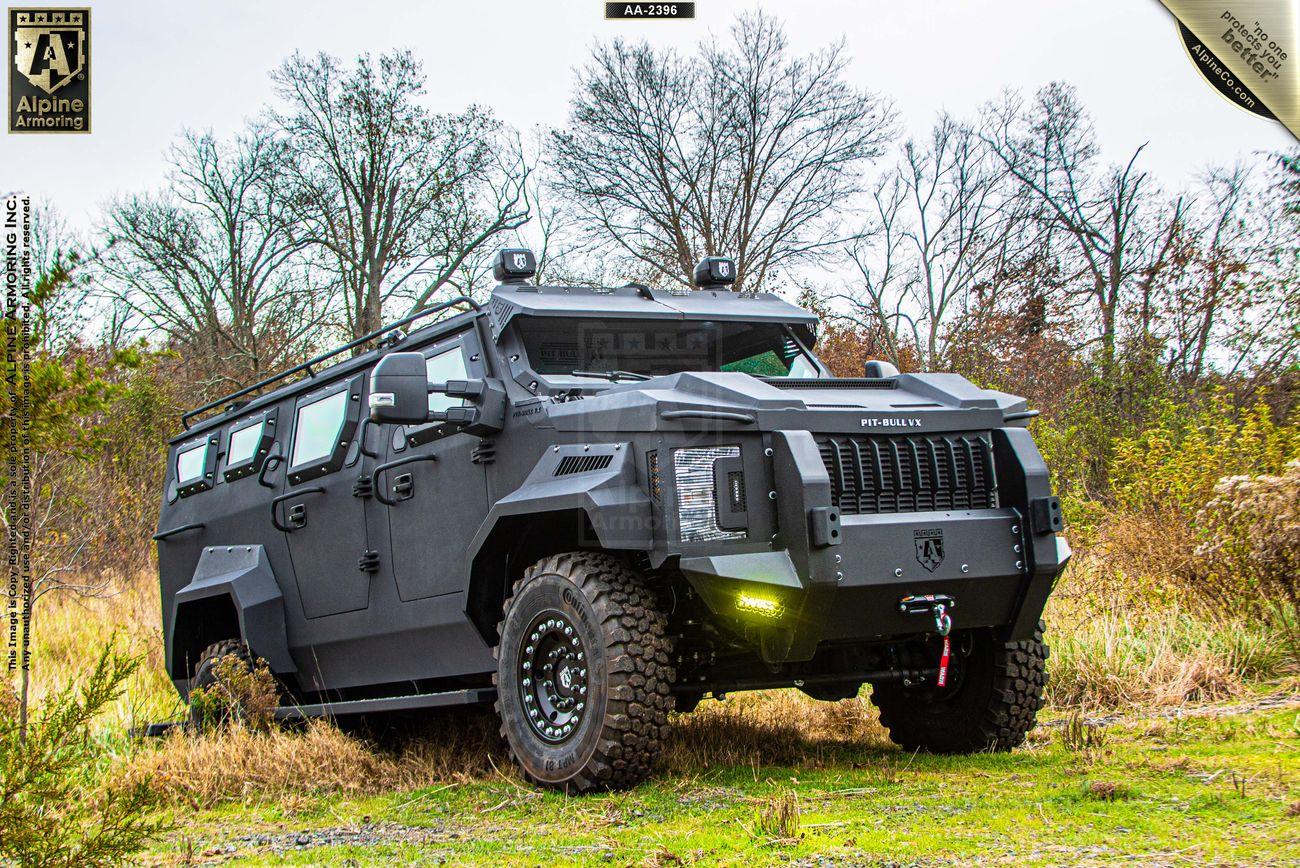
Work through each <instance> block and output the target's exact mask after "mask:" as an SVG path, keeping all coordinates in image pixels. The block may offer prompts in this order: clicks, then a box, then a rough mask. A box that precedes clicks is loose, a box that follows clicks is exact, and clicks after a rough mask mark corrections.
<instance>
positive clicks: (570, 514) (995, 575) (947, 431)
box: [155, 249, 1069, 792]
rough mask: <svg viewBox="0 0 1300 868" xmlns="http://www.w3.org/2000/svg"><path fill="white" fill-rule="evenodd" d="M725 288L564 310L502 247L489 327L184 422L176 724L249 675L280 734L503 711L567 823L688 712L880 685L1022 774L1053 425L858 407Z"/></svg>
mask: <svg viewBox="0 0 1300 868" xmlns="http://www.w3.org/2000/svg"><path fill="white" fill-rule="evenodd" d="M734 271H735V267H734V264H733V263H732V262H731V261H730V260H727V259H724V258H719V257H711V258H708V259H705V260H703V261H702V262H701V263H700V265H699V266H698V267H697V268H696V269H695V273H694V275H693V287H694V288H692V289H689V290H685V289H684V290H681V291H663V290H657V289H651V288H648V287H646V286H641V285H636V284H632V285H627V286H622V287H617V288H606V289H599V288H597V289H592V288H579V287H567V286H542V285H536V284H535V283H533V282H531V278H532V277H533V276H534V274H535V264H534V259H533V255H532V254H531V253H530V252H529V251H527V250H523V249H510V250H505V251H502V252H501V253H499V254H498V255H497V258H496V260H495V262H494V272H495V275H496V278H497V280H498V281H499V283H500V285H498V286H497V287H496V288H495V289H494V290H493V291H492V293H491V296H490V299H489V300H488V301H487V302H486V304H484V305H482V306H480V305H479V304H476V303H475V302H474V301H472V300H470V299H468V298H459V299H455V300H453V301H449V302H447V303H445V304H441V305H438V306H437V307H434V308H432V309H430V310H426V311H423V312H421V313H420V314H417V315H415V316H412V317H408V318H406V319H404V320H401V321H400V322H397V323H394V324H393V325H391V326H388V327H386V328H384V329H381V330H379V331H376V332H375V333H373V334H371V335H367V336H365V337H363V338H361V339H358V340H357V341H354V342H352V343H350V344H347V345H345V346H343V347H340V348H339V349H338V350H335V351H334V352H333V353H330V354H327V355H326V356H322V357H319V358H316V359H313V360H311V361H309V362H307V363H305V364H302V365H299V366H297V367H295V368H293V369H291V370H289V371H286V372H284V373H283V374H280V375H277V376H276V377H273V378H270V379H268V380H266V381H264V382H262V383H258V384H256V385H254V386H252V387H249V388H248V389H244V390H241V391H240V392H236V393H235V394H233V395H230V396H227V397H226V398H223V399H221V400H220V401H217V402H214V403H212V404H208V405H206V406H203V407H200V408H198V409H196V410H193V411H191V412H189V413H186V414H185V417H184V422H185V423H186V426H187V427H186V430H185V431H184V433H183V434H182V435H181V436H179V437H177V438H175V440H174V441H173V442H172V443H171V451H170V463H169V465H168V472H167V477H166V483H165V485H166V491H165V493H164V496H163V500H162V513H161V517H160V520H159V525H158V528H159V529H158V533H157V534H156V536H155V539H156V540H157V541H158V569H159V574H160V580H161V586H162V608H163V612H162V614H163V627H164V630H163V632H164V638H165V642H166V666H167V671H168V673H169V675H170V677H171V679H172V680H173V681H174V683H175V685H176V687H177V689H178V690H179V691H180V693H181V694H182V695H183V696H188V694H189V693H190V691H191V690H192V689H193V688H195V687H196V686H203V685H207V684H210V683H211V682H212V681H213V680H214V678H215V677H216V676H215V675H214V671H213V670H214V664H215V663H216V661H218V660H219V659H221V658H223V657H226V656H230V655H235V656H238V657H242V658H261V659H263V660H265V661H266V662H267V664H268V665H269V667H270V669H271V671H272V672H273V673H274V675H275V677H276V678H277V679H278V680H279V683H280V685H281V686H282V689H283V691H284V700H283V704H282V705H281V707H280V708H279V709H278V710H277V711H276V714H277V716H278V717H281V718H295V717H311V716H320V715H329V716H344V715H354V714H365V713H371V712H381V711H388V712H391V711H394V710H411V709H424V708H432V707H436V706H447V705H455V704H466V703H494V704H495V708H496V711H497V712H498V713H499V716H500V721H501V730H502V734H503V736H504V737H505V739H506V740H507V742H508V743H509V747H510V750H511V752H512V754H513V756H514V758H515V759H516V760H517V762H518V764H519V766H520V767H521V768H522V770H523V772H524V773H525V774H526V775H527V776H528V777H529V778H530V779H531V780H533V781H535V782H536V783H538V784H541V785H544V786H551V787H557V788H562V789H565V790H567V791H570V792H583V791H587V790H592V789H599V788H609V787H619V786H627V785H631V784H633V783H635V782H637V781H640V780H642V779H643V778H644V777H645V776H646V775H647V774H649V773H650V771H651V769H652V766H653V763H654V760H655V756H656V752H657V750H658V748H659V746H660V744H661V742H662V740H663V739H664V737H665V733H666V731H667V726H668V715H669V713H670V712H672V711H674V709H676V711H678V712H685V711H689V710H690V709H692V708H694V707H695V705H696V703H698V702H699V701H700V699H701V698H702V697H705V696H708V695H713V696H715V697H722V696H723V695H724V694H726V693H730V692H733V691H740V690H753V689H766V688H780V687H797V688H798V689H800V690H802V691H803V692H804V693H806V694H808V695H810V696H812V697H815V698H816V699H821V700H837V699H842V698H845V697H852V696H856V695H857V694H858V692H859V691H860V690H861V689H862V688H863V686H864V685H870V688H871V697H872V700H873V701H874V702H875V704H876V705H877V706H879V708H880V712H881V717H882V719H883V722H884V724H885V726H886V727H888V729H889V731H890V734H891V736H892V738H893V739H894V740H895V741H896V742H897V743H898V744H900V745H902V746H903V747H905V748H907V749H909V750H913V749H921V750H928V751H937V752H969V751H985V750H1007V749H1010V748H1012V747H1014V746H1015V745H1017V744H1019V743H1020V742H1021V741H1022V740H1023V738H1024V736H1025V733H1026V732H1027V731H1028V730H1029V729H1030V727H1031V726H1032V725H1033V722H1034V715H1035V712H1036V711H1037V709H1038V708H1039V707H1040V705H1041V703H1042V697H1043V688H1044V682H1045V680H1046V674H1045V672H1044V663H1045V658H1046V657H1047V648H1046V646H1045V645H1044V643H1043V636H1042V623H1041V621H1040V620H1039V619H1040V616H1041V614H1042V611H1043V607H1044V604H1045V601H1046V599H1047V596H1048V594H1049V592H1050V591H1051V589H1052V586H1053V584H1054V581H1055V579H1056V577H1057V576H1058V574H1059V573H1060V571H1061V569H1062V568H1063V566H1064V564H1065V561H1066V559H1067V558H1068V556H1069V550H1068V548H1067V546H1066V545H1065V542H1064V540H1063V539H1062V538H1061V537H1059V536H1058V532H1059V531H1060V530H1061V512H1060V504H1059V501H1058V500H1057V499H1056V498H1055V497H1053V496H1052V494H1051V491H1050V488H1049V482H1048V473H1047V468H1046V467H1045V466H1044V464H1043V460H1042V458H1041V457H1040V455H1039V452H1038V450H1037V449H1036V448H1035V446H1034V443H1033V441H1032V439H1031V437H1030V433H1029V431H1028V430H1027V428H1026V426H1027V425H1028V420H1029V419H1030V418H1031V416H1032V415H1033V411H1031V410H1028V409H1027V408H1026V403H1025V401H1024V400H1022V399H1020V398H1017V397H1014V396H1011V395H1007V394H1004V393H1000V392H995V391H988V390H984V389H979V388H976V387H975V386H973V385H972V384H971V383H969V382H968V381H967V380H965V379H963V378H962V377H960V376H956V375H954V374H899V373H898V371H897V370H896V369H895V368H894V367H893V366H892V365H889V364H888V363H885V362H879V361H868V362H865V364H864V371H863V376H861V377H852V378H838V379H837V378H835V377H833V376H832V375H831V374H830V372H829V371H828V369H827V367H826V366H825V365H824V364H823V363H822V362H821V361H820V360H819V359H818V358H817V355H816V354H815V352H814V351H813V347H814V346H815V343H816V338H817V329H818V320H817V317H816V316H814V314H812V313H810V312H808V311H806V310H803V309H801V308H799V307H796V306H794V305H791V304H789V303H787V302H786V301H783V300H782V299H781V298H779V297H778V296H776V295H772V294H767V293H762V292H735V291H732V290H731V289H730V288H729V286H730V284H731V283H732V276H733V275H734ZM438 314H441V318H439V317H438V316H437V315H438ZM367 347H369V349H365V348H367ZM363 349H364V350H365V351H362V350H363ZM349 352H351V353H353V354H352V355H348V354H349ZM334 357H340V358H342V360H341V361H337V362H336V363H334V364H332V365H327V364H326V363H327V362H328V361H329V359H330V358H334Z"/></svg>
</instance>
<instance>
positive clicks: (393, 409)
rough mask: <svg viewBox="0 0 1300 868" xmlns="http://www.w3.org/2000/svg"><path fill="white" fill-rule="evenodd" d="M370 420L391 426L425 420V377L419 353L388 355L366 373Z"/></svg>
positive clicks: (418, 422) (426, 375)
mask: <svg viewBox="0 0 1300 868" xmlns="http://www.w3.org/2000/svg"><path fill="white" fill-rule="evenodd" d="M370 418H371V420H372V421H375V422H381V423H385V422H386V423H390V424H394V425H422V424H423V423H425V422H427V421H429V378H428V374H427V373H426V371H425V360H424V356H423V355H422V354H421V353H389V354H388V355H386V356H384V357H383V358H382V359H380V360H379V362H378V364H376V365H375V368H374V370H373V371H371V372H370Z"/></svg>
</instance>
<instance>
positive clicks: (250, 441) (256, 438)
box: [226, 422, 266, 464]
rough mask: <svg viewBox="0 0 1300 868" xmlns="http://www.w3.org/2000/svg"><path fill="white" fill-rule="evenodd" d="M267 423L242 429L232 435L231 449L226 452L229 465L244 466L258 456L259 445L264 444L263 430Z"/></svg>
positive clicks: (259, 423)
mask: <svg viewBox="0 0 1300 868" xmlns="http://www.w3.org/2000/svg"><path fill="white" fill-rule="evenodd" d="M264 427H266V423H265V422H258V423H257V424H255V425H249V426H248V427H247V428H240V429H239V430H238V431H232V432H231V434H230V448H229V449H227V450H226V463H227V464H243V463H244V462H245V461H249V460H251V459H252V457H253V456H254V455H256V454H257V444H258V443H260V442H262V429H263V428H264Z"/></svg>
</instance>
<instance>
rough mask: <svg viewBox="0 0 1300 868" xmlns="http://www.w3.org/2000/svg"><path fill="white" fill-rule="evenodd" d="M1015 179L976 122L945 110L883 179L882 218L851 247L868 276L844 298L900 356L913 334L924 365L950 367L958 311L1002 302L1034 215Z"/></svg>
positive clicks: (877, 194)
mask: <svg viewBox="0 0 1300 868" xmlns="http://www.w3.org/2000/svg"><path fill="white" fill-rule="evenodd" d="M1007 179H1008V174H1007V172H1006V170H1005V168H1004V167H1003V166H1002V165H1001V164H1000V163H999V162H997V161H995V160H992V159H990V155H989V154H988V152H987V147H986V145H985V144H984V143H983V142H982V141H981V140H980V138H979V137H978V136H977V135H976V134H975V133H974V132H973V131H972V130H971V128H970V127H969V126H967V125H965V124H962V123H960V122H958V121H956V120H955V119H953V118H952V117H949V116H947V115H944V116H941V117H940V118H939V120H938V122H937V123H936V124H935V126H934V128H933V130H932V131H931V133H930V135H929V137H928V138H927V139H925V140H923V141H921V142H917V141H914V140H909V141H907V142H906V143H904V145H903V146H902V148H901V154H900V159H899V161H898V163H897V164H896V165H895V166H894V167H893V168H892V169H891V170H890V171H889V172H888V173H887V174H886V175H885V177H884V178H883V179H882V180H881V181H880V183H879V184H878V185H877V187H876V190H875V191H874V193H873V196H872V200H873V205H874V215H873V217H874V219H873V220H872V222H871V224H870V225H869V227H868V229H867V231H865V232H864V233H863V234H862V235H861V236H860V237H859V238H858V239H855V240H854V241H853V242H852V243H851V244H850V245H848V248H847V252H848V256H849V259H850V261H851V262H852V263H853V265H854V266H855V267H856V268H857V270H858V272H859V274H860V276H861V278H862V282H861V284H859V285H856V286H854V287H852V288H851V289H849V290H847V291H845V292H843V293H839V294H838V297H840V298H842V299H843V300H845V301H847V302H848V307H849V310H850V311H852V314H851V316H852V318H853V319H854V321H855V322H857V323H858V324H859V325H870V326H871V327H873V328H874V329H875V330H876V331H877V332H878V333H880V334H882V335H883V336H884V338H885V343H886V345H887V346H888V347H889V348H890V353H891V355H892V356H893V357H895V358H897V357H898V356H899V354H900V349H901V342H906V343H909V344H910V345H911V346H912V347H913V348H914V349H915V351H916V353H917V356H918V359H919V362H920V365H921V367H922V369H924V370H933V369H935V368H937V367H943V366H944V365H945V364H946V363H947V359H946V353H945V339H946V332H947V331H948V330H949V329H950V328H951V327H952V325H953V320H954V318H955V317H959V316H963V315H967V314H970V313H971V312H972V310H973V309H976V308H985V307H987V306H989V305H991V304H994V303H996V301H997V296H998V290H999V289H1000V288H1001V286H1002V284H1003V283H1004V282H1005V281H1006V278H1007V273H1008V269H1009V265H1008V263H1009V262H1010V261H1011V260H1013V259H1014V258H1015V257H1017V256H1018V255H1020V254H1021V242H1020V239H1021V236H1022V235H1024V233H1023V231H1022V229H1023V228H1024V227H1023V226H1022V224H1023V223H1024V222H1025V220H1026V215H1025V209H1024V208H1023V198H1022V197H1020V196H1018V195H1017V192H1016V188H1015V185H1013V184H1009V183H1006V182H1007ZM904 324H906V329H907V332H908V333H905V334H904V336H903V337H902V338H900V336H899V335H898V332H899V330H900V329H901V328H902V327H903V326H904Z"/></svg>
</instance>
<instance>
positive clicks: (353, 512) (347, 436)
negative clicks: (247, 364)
mask: <svg viewBox="0 0 1300 868" xmlns="http://www.w3.org/2000/svg"><path fill="white" fill-rule="evenodd" d="M365 387H366V386H365V377H364V376H355V377H351V378H348V379H344V380H337V381H335V382H333V383H330V384H328V385H326V386H323V387H321V388H319V389H316V390H314V391H312V392H308V393H306V394H304V395H302V396H301V397H299V398H298V399H297V401H296V402H295V403H294V410H293V418H292V428H291V432H290V435H289V443H288V449H287V450H286V456H285V460H286V463H287V465H288V469H287V470H286V472H285V477H284V486H283V491H282V493H281V494H280V496H279V497H277V498H276V503H275V505H274V520H275V522H276V525H277V527H278V528H279V529H280V530H282V531H284V532H285V535H286V536H287V537H288V541H289V555H290V557H291V558H292V560H293V572H294V577H295V579H296V581H297V583H298V593H299V595H300V596H301V598H302V607H303V611H304V613H305V614H306V616H307V617H308V618H320V617H323V616H326V615H337V614H340V613H343V612H354V611H357V610H359V609H364V608H366V607H367V605H368V604H369V599H370V574H369V573H368V572H363V571H362V570H361V568H360V565H359V562H360V559H361V557H362V555H363V554H365V553H366V552H367V551H368V550H369V548H370V546H369V545H368V544H367V543H368V539H367V534H366V520H365V509H364V503H363V501H362V500H361V499H360V498H358V497H355V496H353V493H352V491H353V484H354V483H355V482H356V479H357V473H358V472H359V469H361V468H358V465H359V464H360V461H361V458H362V456H361V454H360V451H359V450H358V448H357V443H356V437H357V434H358V428H359V427H360V422H361V408H362V406H363V401H362V398H363V397H364V396H363V391H364V389H365Z"/></svg>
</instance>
